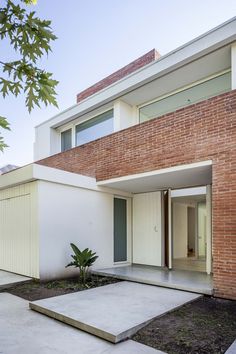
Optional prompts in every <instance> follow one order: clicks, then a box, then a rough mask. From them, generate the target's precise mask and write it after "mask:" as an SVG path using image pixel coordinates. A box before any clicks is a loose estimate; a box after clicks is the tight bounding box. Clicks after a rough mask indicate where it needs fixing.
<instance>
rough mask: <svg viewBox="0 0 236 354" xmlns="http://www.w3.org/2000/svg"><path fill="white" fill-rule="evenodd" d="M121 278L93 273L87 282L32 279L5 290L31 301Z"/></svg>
mask: <svg viewBox="0 0 236 354" xmlns="http://www.w3.org/2000/svg"><path fill="white" fill-rule="evenodd" d="M118 281H120V280H118V279H114V278H109V277H103V276H98V275H92V276H91V277H90V278H89V279H88V280H87V282H86V284H83V283H81V282H80V281H79V280H78V278H72V279H63V280H55V281H48V282H41V281H37V280H32V281H30V282H27V283H23V284H16V285H13V286H12V287H10V288H8V289H7V290H5V292H8V293H10V294H12V295H16V296H19V297H22V298H23V299H26V300H29V301H35V300H40V299H45V298H48V297H53V296H59V295H64V294H70V293H74V292H76V291H81V290H87V289H91V288H96V287H98V286H103V285H108V284H113V283H116V282H118Z"/></svg>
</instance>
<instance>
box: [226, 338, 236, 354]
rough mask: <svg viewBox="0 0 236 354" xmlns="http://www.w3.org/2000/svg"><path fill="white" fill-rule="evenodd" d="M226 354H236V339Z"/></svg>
mask: <svg viewBox="0 0 236 354" xmlns="http://www.w3.org/2000/svg"><path fill="white" fill-rule="evenodd" d="M225 354H236V339H235V341H234V342H233V343H232V345H231V346H230V347H229V349H228V350H226V352H225Z"/></svg>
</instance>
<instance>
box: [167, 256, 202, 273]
mask: <svg viewBox="0 0 236 354" xmlns="http://www.w3.org/2000/svg"><path fill="white" fill-rule="evenodd" d="M173 268H174V269H182V270H191V271H197V272H206V259H205V258H204V257H202V258H198V259H196V258H194V257H188V258H177V259H173Z"/></svg>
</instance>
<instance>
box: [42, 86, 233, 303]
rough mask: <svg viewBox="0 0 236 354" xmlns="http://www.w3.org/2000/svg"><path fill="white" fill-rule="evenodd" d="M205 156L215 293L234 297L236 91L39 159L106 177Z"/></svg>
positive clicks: (184, 162)
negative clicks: (210, 170) (209, 163)
mask: <svg viewBox="0 0 236 354" xmlns="http://www.w3.org/2000/svg"><path fill="white" fill-rule="evenodd" d="M209 159H211V160H212V161H213V167H212V168H213V181H212V182H213V186H212V207H213V209H212V212H213V230H212V231H213V277H214V289H215V295H216V296H220V297H226V298H232V299H236V90H234V91H231V92H229V93H225V94H222V95H219V96H217V97H214V98H211V99H208V100H206V101H203V102H200V103H197V104H195V105H191V106H188V107H186V108H183V109H180V110H178V111H176V112H173V113H169V114H166V115H164V116H162V117H159V118H156V119H153V120H151V121H149V122H145V123H142V124H140V125H136V126H133V127H131V128H128V129H125V130H123V131H120V132H117V133H114V134H111V135H109V136H107V137H104V138H101V139H98V140H96V141H93V142H90V143H88V144H85V145H83V146H80V147H76V148H74V149H71V150H69V151H66V152H64V153H60V154H57V155H54V156H51V157H49V158H46V159H44V160H41V161H38V163H39V164H42V165H46V166H50V167H54V168H59V169H62V170H66V171H70V172H76V173H81V174H84V175H87V176H95V177H96V178H97V179H98V180H104V179H109V178H113V177H118V176H125V175H129V174H133V173H141V172H147V171H152V170H157V169H160V168H165V167H171V166H176V165H180V164H186V163H193V162H198V161H204V160H209Z"/></svg>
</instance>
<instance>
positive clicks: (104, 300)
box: [30, 281, 201, 343]
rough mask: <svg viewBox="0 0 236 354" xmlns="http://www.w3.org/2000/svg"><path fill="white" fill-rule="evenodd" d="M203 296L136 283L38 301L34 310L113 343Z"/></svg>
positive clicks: (35, 302)
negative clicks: (154, 319) (156, 318)
mask: <svg viewBox="0 0 236 354" xmlns="http://www.w3.org/2000/svg"><path fill="white" fill-rule="evenodd" d="M200 296H201V295H197V294H193V293H189V292H183V291H179V290H173V289H166V288H160V287H157V286H150V285H145V284H138V283H132V282H126V281H124V282H119V283H115V284H110V285H106V286H102V287H99V288H94V289H90V290H86V291H82V292H77V293H72V294H68V295H62V296H57V297H53V298H49V299H44V300H38V301H34V302H31V303H30V308H31V309H33V310H36V311H38V312H41V313H43V314H46V315H47V316H50V317H52V318H55V319H57V320H59V321H62V322H64V323H67V324H70V325H72V326H74V327H76V328H79V329H82V330H84V331H86V332H88V333H91V334H94V335H96V336H98V337H101V338H103V339H106V340H108V341H110V342H112V343H117V342H120V341H122V340H124V339H126V338H128V337H129V336H131V335H133V334H134V333H136V332H137V330H139V329H140V328H142V327H143V326H144V325H146V324H147V323H148V322H150V321H151V320H152V319H153V318H155V317H157V316H160V315H163V314H164V313H166V312H168V311H171V310H173V309H175V308H177V307H179V306H182V305H183V304H185V303H188V302H190V301H193V300H195V299H197V298H199V297H200Z"/></svg>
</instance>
